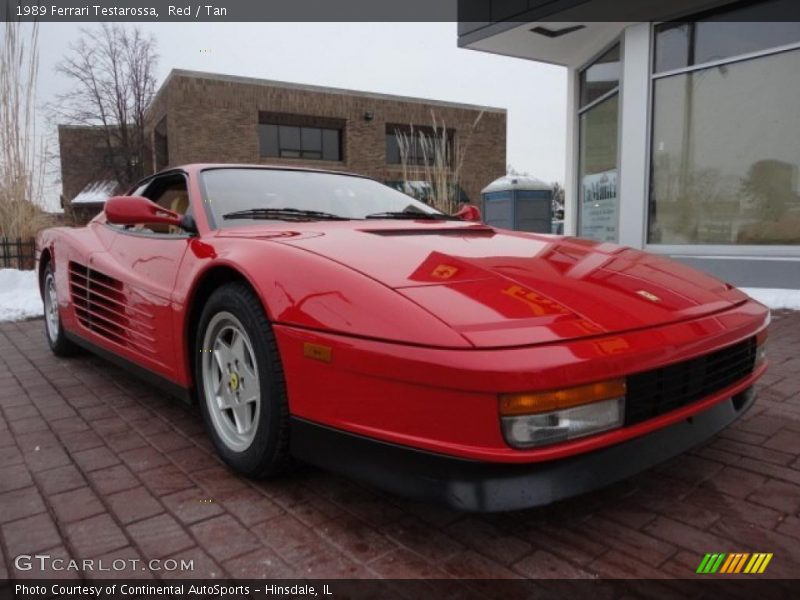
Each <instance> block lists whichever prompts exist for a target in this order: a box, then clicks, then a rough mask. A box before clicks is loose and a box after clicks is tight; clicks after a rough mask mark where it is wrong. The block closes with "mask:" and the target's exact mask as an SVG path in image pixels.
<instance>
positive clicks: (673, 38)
mask: <svg viewBox="0 0 800 600" xmlns="http://www.w3.org/2000/svg"><path fill="white" fill-rule="evenodd" d="M795 3H796V0H769V1H767V2H754V3H751V4H749V5H745V6H742V7H740V8H737V9H734V10H729V11H725V12H724V13H714V14H711V15H710V16H708V17H706V18H702V17H701V18H699V19H697V20H693V21H692V22H686V23H683V22H670V23H663V24H661V25H658V26H657V27H656V38H655V41H656V43H655V60H654V71H655V72H656V73H663V72H666V71H673V70H675V69H683V68H686V67H691V66H694V65H702V64H703V63H708V62H715V61H720V60H724V59H727V58H731V57H735V56H740V55H743V54H750V53H754V52H759V51H762V50H767V49H769V48H777V47H779V46H783V45H786V44H792V43H795V42H797V41H799V40H800V23H798V22H777V21H778V20H781V19H777V18H776V19H775V22H770V19H769V18H768V17H769V15H773V16H774V15H781V14H791V9H792V8H793V5H794V4H795ZM720 19H724V20H720Z"/></svg>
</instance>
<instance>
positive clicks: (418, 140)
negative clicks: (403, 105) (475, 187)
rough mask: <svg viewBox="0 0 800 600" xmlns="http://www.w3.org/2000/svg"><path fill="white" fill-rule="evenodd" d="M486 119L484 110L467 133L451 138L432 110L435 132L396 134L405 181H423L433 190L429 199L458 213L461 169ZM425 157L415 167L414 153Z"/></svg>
mask: <svg viewBox="0 0 800 600" xmlns="http://www.w3.org/2000/svg"><path fill="white" fill-rule="evenodd" d="M482 117H483V111H481V112H480V113H479V114H478V116H477V117H476V118H475V120H474V121H473V122H472V125H471V127H470V128H469V129H468V130H467V131H465V132H459V133H458V134H457V135H456V136H451V135H450V134H449V132H448V130H447V125H446V123H445V122H444V121H440V120H438V119H437V118H436V113H435V112H434V111H433V110H431V123H432V128H431V129H432V131H430V132H428V131H425V130H420V129H415V128H414V126H413V125H412V126H411V127H410V129H409V130H408V131H401V130H398V131H396V132H395V137H396V138H397V145H398V147H399V150H400V164H401V167H402V170H403V180H404V181H405V182H410V181H422V182H424V183H425V184H426V186H427V187H428V189H429V190H430V194H429V195H428V196H427V197H426V198H425V200H426V201H427V202H428V203H429V204H430V205H431V206H433V207H434V208H436V209H437V210H440V211H442V212H444V213H447V214H454V213H455V212H457V211H458V209H459V208H460V198H459V196H460V189H461V188H460V185H459V184H460V183H461V169H462V167H463V165H464V158H465V157H466V155H467V151H468V150H469V146H470V142H471V140H472V136H473V134H474V133H475V131H476V129H477V128H478V125H479V123H480V121H481V118H482ZM417 150H418V151H419V152H420V153H421V154H422V156H421V158H422V164H421V165H418V164H415V163H416V161H415V160H414V158H417V157H414V156H413V155H414V153H415V152H417Z"/></svg>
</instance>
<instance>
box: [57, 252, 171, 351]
mask: <svg viewBox="0 0 800 600" xmlns="http://www.w3.org/2000/svg"><path fill="white" fill-rule="evenodd" d="M69 289H70V294H71V296H72V305H73V306H74V307H75V314H76V316H77V317H78V321H79V322H80V324H81V325H83V326H84V327H86V328H87V329H89V330H91V331H93V332H95V333H96V334H97V335H100V336H103V337H104V338H106V339H108V340H111V341H112V342H115V343H117V344H119V345H121V346H126V347H128V348H130V349H132V350H135V351H137V352H140V353H144V354H154V353H155V350H156V349H155V346H154V343H155V337H153V334H154V329H155V328H154V326H153V324H152V319H153V316H152V315H151V314H150V313H148V312H145V311H143V310H142V309H140V308H135V307H132V306H128V304H127V300H126V295H125V293H124V291H123V284H122V282H121V281H119V280H118V279H114V278H113V277H109V276H108V275H105V274H103V273H100V272H99V271H95V270H93V269H90V268H87V267H85V266H83V265H81V264H78V263H76V262H70V263H69Z"/></svg>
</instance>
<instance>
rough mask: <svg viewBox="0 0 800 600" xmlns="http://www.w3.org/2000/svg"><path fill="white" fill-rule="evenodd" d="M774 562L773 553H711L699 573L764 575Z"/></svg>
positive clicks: (701, 563) (704, 560)
mask: <svg viewBox="0 0 800 600" xmlns="http://www.w3.org/2000/svg"><path fill="white" fill-rule="evenodd" d="M771 560H772V553H771V552H770V553H766V552H755V553H753V554H750V553H749V552H733V553H731V554H725V553H724V552H716V553H713V554H711V553H709V554H706V555H705V556H704V557H703V560H701V561H700V566H699V567H697V571H696V572H697V573H700V574H703V575H714V574H716V573H719V574H723V573H724V574H726V575H731V574H734V575H735V574H738V573H750V574H756V573H759V574H760V573H763V572H764V571H766V569H767V565H768V564H769V562H770V561H771Z"/></svg>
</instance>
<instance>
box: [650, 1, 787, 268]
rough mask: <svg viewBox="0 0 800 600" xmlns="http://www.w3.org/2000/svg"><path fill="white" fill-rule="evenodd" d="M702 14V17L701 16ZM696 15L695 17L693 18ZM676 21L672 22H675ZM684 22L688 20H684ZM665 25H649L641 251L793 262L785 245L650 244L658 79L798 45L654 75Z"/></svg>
mask: <svg viewBox="0 0 800 600" xmlns="http://www.w3.org/2000/svg"><path fill="white" fill-rule="evenodd" d="M703 14H706V13H703ZM697 16H699V15H695V18H696V17H697ZM678 20H679V19H676V21H678ZM685 20H690V19H688V18H685ZM665 23H669V21H656V22H653V23H651V24H650V64H649V71H650V77H649V81H648V92H649V99H648V103H647V157H646V160H647V172H646V173H645V194H646V196H645V198H644V200H645V207H644V217H645V219H644V243H643V245H642V248H643V249H644V250H645V251H648V252H653V253H656V254H667V255H675V256H684V257H702V258H707V257H709V256H717V257H720V258H723V259H731V258H736V257H740V256H752V257H756V258H769V259H773V260H786V259H791V260H795V259H797V257H799V256H800V244H796V245H787V244H663V243H657V242H651V241H650V218H651V214H650V207H651V198H652V196H651V194H652V182H653V140H654V135H653V134H654V131H653V127H654V125H655V86H656V82H657V81H658V80H659V79H664V78H666V77H673V76H676V75H683V74H688V73H692V72H695V71H702V70H705V69H709V68H714V67H719V66H722V65H729V64H735V63H739V62H747V61H749V60H753V59H757V58H763V57H767V56H772V55H777V54H782V53H784V52H792V51H798V50H800V41H798V42H794V43H791V44H782V45H780V46H775V47H774V48H765V49H763V50H758V51H754V52H746V53H744V54H737V55H734V56H729V57H726V58H722V59H719V60H714V61H707V62H704V63H698V64H695V65H690V66H687V67H681V68H679V69H670V70H668V71H661V72H656V71H655V47H656V35H658V31H657V27H658V26H659V25H663V24H665Z"/></svg>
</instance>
